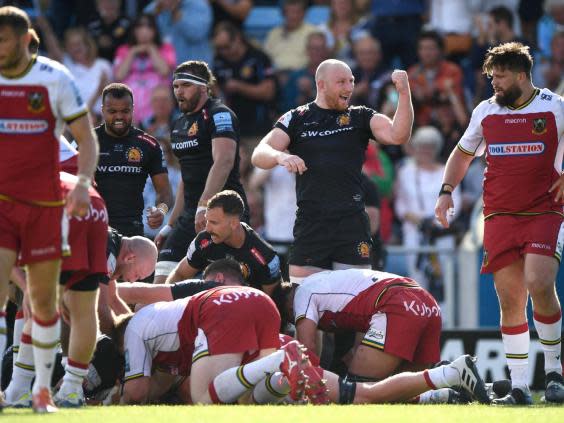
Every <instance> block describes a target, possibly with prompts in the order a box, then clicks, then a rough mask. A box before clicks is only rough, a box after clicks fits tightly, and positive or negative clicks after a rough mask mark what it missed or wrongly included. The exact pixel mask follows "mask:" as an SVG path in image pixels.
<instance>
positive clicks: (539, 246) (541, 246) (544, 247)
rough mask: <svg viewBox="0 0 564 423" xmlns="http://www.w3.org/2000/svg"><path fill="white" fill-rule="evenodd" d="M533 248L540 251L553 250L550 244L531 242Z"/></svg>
mask: <svg viewBox="0 0 564 423" xmlns="http://www.w3.org/2000/svg"><path fill="white" fill-rule="evenodd" d="M531 247H533V248H537V249H539V250H551V249H552V247H551V246H550V245H548V244H543V243H542V242H531Z"/></svg>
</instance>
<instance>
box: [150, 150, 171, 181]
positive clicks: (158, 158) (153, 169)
mask: <svg viewBox="0 0 564 423" xmlns="http://www.w3.org/2000/svg"><path fill="white" fill-rule="evenodd" d="M148 171H149V175H151V176H153V175H158V174H160V173H168V169H167V167H166V162H165V160H164V158H163V150H162V149H161V146H160V145H157V146H156V147H155V148H154V150H153V152H152V154H151V161H150V162H149V169H148Z"/></svg>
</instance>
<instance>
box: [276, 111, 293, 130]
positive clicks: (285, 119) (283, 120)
mask: <svg viewBox="0 0 564 423" xmlns="http://www.w3.org/2000/svg"><path fill="white" fill-rule="evenodd" d="M291 120H292V111H289V112H286V113H284V114H283V115H282V116H280V119H278V123H279V124H281V125H284V126H285V127H286V128H288V127H289V126H290V121H291Z"/></svg>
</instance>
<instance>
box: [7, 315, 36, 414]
mask: <svg viewBox="0 0 564 423" xmlns="http://www.w3.org/2000/svg"><path fill="white" fill-rule="evenodd" d="M22 320H23V319H22ZM20 340H21V342H20V346H19V347H20V348H19V351H18V355H17V356H16V355H14V370H13V372H12V380H10V385H8V388H7V389H6V400H7V401H8V402H9V403H12V402H15V401H17V400H18V399H19V398H20V397H22V396H23V395H26V394H28V393H29V391H30V389H31V382H32V381H33V378H34V377H35V367H34V366H33V346H32V345H31V336H30V335H28V334H27V333H22V335H21V337H20Z"/></svg>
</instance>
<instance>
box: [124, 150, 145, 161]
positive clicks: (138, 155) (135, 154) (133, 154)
mask: <svg viewBox="0 0 564 423" xmlns="http://www.w3.org/2000/svg"><path fill="white" fill-rule="evenodd" d="M125 157H126V158H127V161H128V162H129V163H141V160H142V159H143V152H142V151H141V149H140V148H137V147H129V148H128V149H127V153H125Z"/></svg>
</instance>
